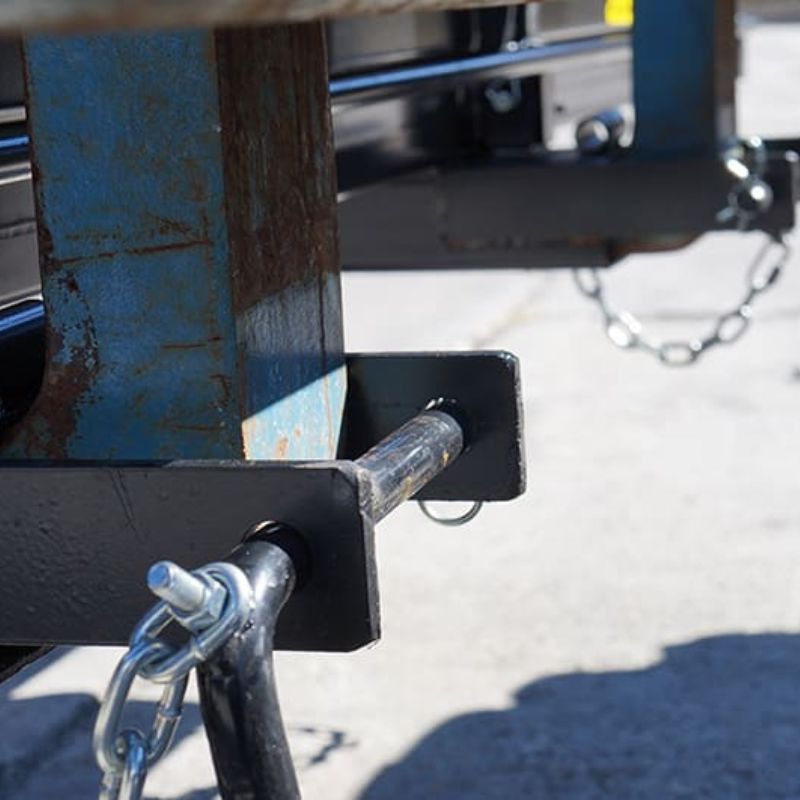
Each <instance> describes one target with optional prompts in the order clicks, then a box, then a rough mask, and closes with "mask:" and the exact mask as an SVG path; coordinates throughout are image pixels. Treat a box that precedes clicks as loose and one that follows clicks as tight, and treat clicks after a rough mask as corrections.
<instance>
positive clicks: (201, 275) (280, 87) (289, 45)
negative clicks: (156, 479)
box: [0, 24, 344, 459]
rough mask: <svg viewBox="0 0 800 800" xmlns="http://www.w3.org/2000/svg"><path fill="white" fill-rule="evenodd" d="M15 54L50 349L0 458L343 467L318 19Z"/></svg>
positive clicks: (72, 41)
mask: <svg viewBox="0 0 800 800" xmlns="http://www.w3.org/2000/svg"><path fill="white" fill-rule="evenodd" d="M25 51H26V66H27V73H28V89H29V109H30V125H31V132H32V138H33V145H34V148H33V160H34V168H35V187H36V197H37V209H38V217H39V231H40V250H41V260H42V278H43V291H44V295H45V302H46V306H47V311H48V323H47V349H48V357H47V367H46V374H45V379H44V384H43V388H42V391H41V393H40V395H39V398H38V399H37V401H36V403H35V405H34V407H33V409H32V410H31V411H30V412H29V414H28V415H27V416H26V417H25V419H24V420H22V422H21V423H20V424H19V425H18V426H17V427H16V428H14V429H13V430H12V431H11V432H10V433H9V434H7V435H6V436H5V438H4V440H3V441H2V442H0V449H1V450H2V453H3V455H5V456H12V457H26V458H58V459H65V458H66V459H74V458H80V459H106V458H119V459H137V458H142V459H148V458H159V459H172V458H242V457H244V456H245V455H247V456H249V457H252V458H275V457H276V455H280V456H284V457H292V458H326V457H331V456H333V454H334V453H335V449H336V441H337V436H338V430H339V424H340V415H341V407H342V404H343V396H344V370H343V367H342V366H341V365H342V330H341V300H340V296H339V283H338V280H339V275H338V257H337V253H336V229H335V225H336V220H335V199H334V198H335V194H334V175H333V152H332V132H331V124H330V118H329V108H328V102H327V74H326V67H325V52H324V41H323V38H322V30H321V26H319V25H315V24H312V25H309V26H303V27H300V28H289V29H286V28H270V29H264V28H262V29H254V30H247V31H242V30H229V31H224V32H221V33H216V34H215V33H214V32H212V31H203V30H195V31H190V32H183V33H175V34H146V35H137V36H130V35H126V34H113V35H103V36H89V37H71V38H60V39H46V38H34V39H29V40H28V41H27V42H26V48H25ZM298 431H299V432H300V435H299V436H298V435H296V434H297V432H298Z"/></svg>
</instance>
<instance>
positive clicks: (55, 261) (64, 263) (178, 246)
mask: <svg viewBox="0 0 800 800" xmlns="http://www.w3.org/2000/svg"><path fill="white" fill-rule="evenodd" d="M211 246H212V242H211V240H210V239H192V240H190V241H186V242H170V243H168V244H159V245H152V246H150V247H127V248H124V249H122V250H105V251H102V252H99V253H92V254H91V255H86V256H73V257H72V258H50V259H48V261H49V263H50V264H52V265H53V267H54V268H60V267H68V266H71V265H72V264H81V263H85V262H87V261H99V260H103V259H110V258H116V257H117V256H146V255H152V254H153V253H170V252H173V251H176V250H190V249H192V248H193V247H211Z"/></svg>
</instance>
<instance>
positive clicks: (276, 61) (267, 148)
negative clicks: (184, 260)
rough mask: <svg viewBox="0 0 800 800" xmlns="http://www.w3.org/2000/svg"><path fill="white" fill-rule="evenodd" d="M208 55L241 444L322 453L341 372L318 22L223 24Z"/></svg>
mask: <svg viewBox="0 0 800 800" xmlns="http://www.w3.org/2000/svg"><path fill="white" fill-rule="evenodd" d="M216 57H217V63H218V68H219V86H220V108H221V110H222V114H221V117H222V120H223V133H224V136H223V159H224V165H225V178H226V186H227V187H228V191H227V195H226V213H227V223H228V230H229V235H230V251H231V260H232V264H233V268H232V271H231V282H232V283H231V286H232V302H233V307H234V311H235V314H236V320H237V335H238V339H239V360H240V377H241V381H242V383H241V386H240V389H241V392H240V398H241V414H242V417H243V418H244V419H246V420H247V422H246V424H245V429H244V440H245V441H244V446H245V451H246V453H248V455H249V456H250V457H255V454H258V453H261V454H268V456H267V457H270V458H279V459H284V458H327V457H331V456H332V455H333V454H335V452H336V444H337V439H338V432H339V421H340V418H341V413H342V408H343V404H344V380H345V378H344V361H343V353H342V318H341V297H340V293H339V257H338V244H337V237H336V177H335V174H334V163H335V162H334V148H333V128H332V123H331V118H330V108H329V98H328V74H327V57H326V52H325V40H324V31H323V28H322V26H321V25H319V24H316V23H312V24H306V25H291V26H273V27H256V28H232V29H225V30H222V31H219V32H218V33H217V34H216ZM278 363H280V370H278V369H276V366H277V364H278ZM262 457H264V456H262Z"/></svg>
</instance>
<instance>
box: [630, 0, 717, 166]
mask: <svg viewBox="0 0 800 800" xmlns="http://www.w3.org/2000/svg"><path fill="white" fill-rule="evenodd" d="M716 4H717V3H716V0H670V2H663V0H637V2H636V14H635V21H634V29H633V45H634V47H633V72H634V103H635V107H636V134H635V139H634V143H633V144H634V150H635V152H636V153H637V154H639V155H642V156H644V157H647V158H652V157H659V156H663V157H666V158H669V157H674V156H675V155H680V154H685V155H700V156H702V155H708V154H713V153H715V152H716V150H717V146H718V138H719V137H718V131H717V118H716V108H715V92H714V69H715V60H714V29H715V6H716Z"/></svg>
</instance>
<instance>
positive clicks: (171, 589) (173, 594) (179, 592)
mask: <svg viewBox="0 0 800 800" xmlns="http://www.w3.org/2000/svg"><path fill="white" fill-rule="evenodd" d="M147 586H148V588H149V589H150V591H151V592H153V594H155V595H157V596H158V597H160V598H161V599H162V600H165V601H166V602H167V603H169V604H170V605H171V606H173V607H174V608H176V609H178V610H179V611H185V612H192V611H198V610H199V609H200V608H202V606H203V604H204V603H205V601H206V597H207V593H208V588H207V587H206V585H205V583H203V581H201V580H200V579H199V578H196V577H195V576H194V575H192V574H191V572H187V571H186V570H185V569H183V568H181V567H179V566H178V565H177V564H173V563H172V562H171V561H159V562H158V563H156V564H153V566H152V567H150V569H149V571H148V573H147Z"/></svg>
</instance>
